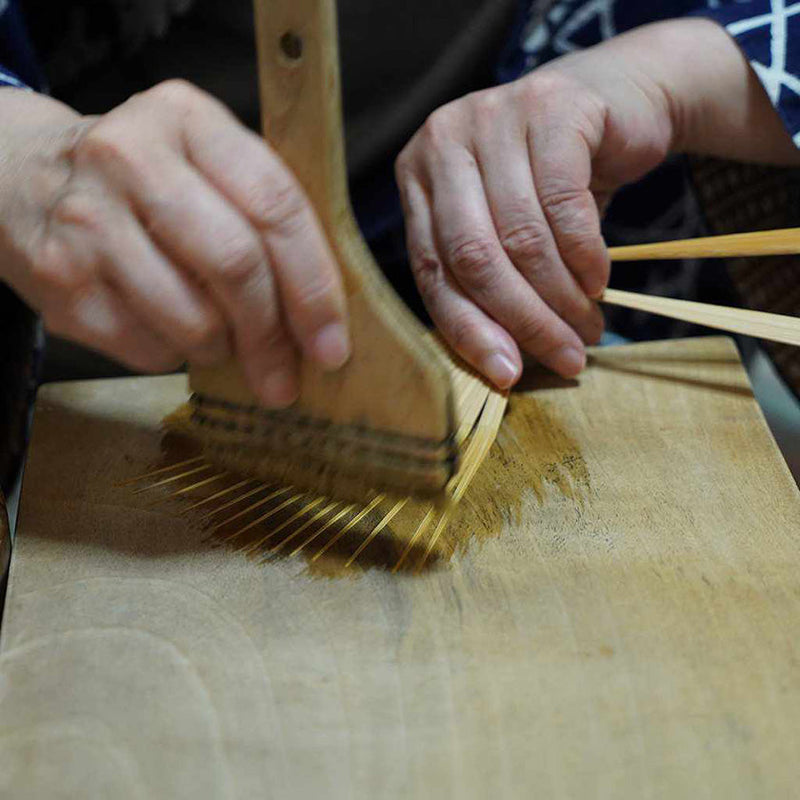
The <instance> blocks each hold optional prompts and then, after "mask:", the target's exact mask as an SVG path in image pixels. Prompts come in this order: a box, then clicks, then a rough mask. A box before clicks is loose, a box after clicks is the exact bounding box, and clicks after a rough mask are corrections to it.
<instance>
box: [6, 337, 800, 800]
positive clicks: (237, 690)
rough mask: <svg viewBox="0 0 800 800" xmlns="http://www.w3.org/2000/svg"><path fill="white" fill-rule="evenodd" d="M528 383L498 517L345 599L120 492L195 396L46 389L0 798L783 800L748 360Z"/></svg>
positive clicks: (501, 463) (24, 537)
mask: <svg viewBox="0 0 800 800" xmlns="http://www.w3.org/2000/svg"><path fill="white" fill-rule="evenodd" d="M527 388H528V391H527V392H526V393H525V394H523V395H518V396H515V397H513V398H512V401H511V404H510V411H509V415H508V417H507V419H506V421H505V423H504V426H503V430H502V431H501V435H500V438H499V439H498V443H497V444H496V446H495V449H494V450H493V452H492V455H491V457H490V459H489V461H488V462H487V464H486V466H485V468H484V471H483V475H482V476H480V480H479V481H478V483H479V484H480V483H481V481H482V488H481V486H480V485H479V486H477V487H476V492H477V493H478V494H477V495H476V496H479V497H485V496H493V497H495V499H496V500H497V501H498V502H500V503H501V504H508V508H507V511H508V514H507V515H506V519H505V522H503V523H502V524H501V525H500V526H499V528H498V529H497V530H496V531H494V532H491V535H482V536H480V537H476V538H470V537H471V533H472V532H471V531H470V530H467V529H465V530H463V531H457V534H458V535H459V536H461V537H463V540H464V541H463V543H464V547H463V548H462V549H461V550H460V551H458V552H457V554H456V555H455V556H454V558H453V559H452V560H451V561H449V563H445V562H440V563H437V565H436V566H435V568H432V569H430V570H426V571H424V572H422V573H421V574H414V573H402V574H392V573H390V572H389V571H387V570H384V569H381V568H380V565H379V564H375V565H373V566H372V567H371V568H369V569H367V570H365V571H363V572H355V573H349V574H347V575H345V576H344V577H341V578H327V577H319V576H318V575H317V574H316V573H314V572H309V569H308V566H307V562H306V560H305V559H304V558H303V557H301V556H298V557H295V558H290V559H284V560H276V561H272V562H268V563H259V562H258V561H256V560H254V559H249V558H246V557H245V556H243V555H241V554H239V553H236V552H234V551H232V550H230V549H228V548H225V547H219V546H212V545H210V544H208V543H207V541H206V536H205V533H204V532H203V530H201V529H200V527H199V526H198V525H197V524H196V521H193V517H192V516H191V514H190V515H179V514H178V513H177V511H176V510H175V508H173V507H172V506H171V505H170V504H169V503H166V504H161V505H158V506H150V507H148V506H147V504H144V503H142V501H141V497H140V496H134V495H132V493H131V492H130V491H128V490H126V489H125V488H120V487H119V486H115V485H114V484H115V482H117V481H119V480H121V479H123V480H124V479H125V478H126V477H130V476H132V475H135V474H137V472H142V471H144V470H145V469H147V468H148V466H150V465H152V464H154V463H157V462H158V461H159V459H160V458H161V457H162V453H161V441H160V439H161V436H160V433H159V420H160V419H161V417H162V416H163V415H164V414H165V413H166V412H168V411H170V410H171V409H172V408H173V407H174V406H175V405H176V404H177V403H178V402H179V401H180V400H181V399H182V397H183V391H184V388H183V381H182V379H181V378H174V377H166V378H149V379H148V378H136V379H122V380H117V381H111V380H109V381H99V382H86V383H76V384H62V385H60V386H58V385H57V386H52V387H49V388H45V389H44V390H43V391H42V392H41V394H40V398H39V403H38V408H37V413H36V420H35V427H34V435H33V443H32V446H31V453H30V458H29V463H28V468H27V473H26V475H25V479H24V487H23V497H22V504H21V517H20V522H19V526H18V529H17V530H18V533H17V540H16V549H15V552H14V555H13V558H12V566H11V578H10V586H9V597H8V602H7V606H6V613H5V619H4V621H3V629H2V642H1V645H0V647H1V648H2V654H1V655H0V797H3V798H6V797H8V798H14V799H15V800H16V798H48V800H49V798H55V797H57V798H82V799H85V798H100V797H102V798H105V797H109V798H115V799H119V800H124V799H125V798H154V797H158V798H170V799H173V798H237V799H238V798H256V797H258V798H267V797H275V798H314V797H326V798H329V797H336V798H338V797H342V798H344V797H353V798H368V797H369V798H372V797H381V798H382V797H416V798H449V797H452V798H455V797H458V798H459V799H460V798H476V799H477V798H487V797H491V798H500V797H509V798H518V797H534V796H535V797H546V798H566V797H570V798H588V797H592V798H595V797H603V798H620V797H630V798H637V800H638V798H676V797H714V798H725V800H729V798H734V797H742V798H754V797H790V796H796V795H797V791H798V782H799V781H800V759H798V753H800V724H799V723H798V720H799V719H800V496H799V495H798V490H797V487H796V486H795V484H794V482H793V481H792V479H791V477H790V475H789V472H788V470H787V468H786V467H785V465H784V463H783V462H782V460H781V458H780V455H779V453H778V451H777V448H776V446H775V444H774V442H773V441H772V439H771V437H770V435H769V433H768V431H767V429H766V427H765V424H764V422H763V419H762V416H761V413H760V411H759V409H758V407H757V406H756V403H755V402H754V400H753V398H752V395H751V393H750V389H749V386H748V383H747V379H746V377H745V373H744V371H743V369H742V368H741V366H740V364H739V362H738V358H737V356H736V352H735V348H734V346H733V345H732V344H731V343H730V342H729V341H728V340H725V339H707V340H693V341H684V342H670V343H661V344H653V345H638V346H633V347H626V348H615V349H612V350H603V351H596V353H595V354H594V356H593V359H592V363H591V365H590V368H589V369H588V371H587V372H586V374H585V375H584V376H582V378H581V380H580V385H575V386H563V385H559V384H556V383H555V382H554V379H553V378H548V377H546V376H543V375H539V376H536V375H534V376H533V377H532V378H531V380H529V381H528V387H527ZM514 498H515V499H514ZM474 511H475V512H476V515H477V517H479V516H480V513H481V509H474ZM483 511H485V512H486V513H485V517H486V520H487V525H490V526H491V524H492V523H491V520H492V519H494V518H495V516H496V515H495V514H494V512H493V511H492V510H491V509H490V508H488V507H487V508H485V509H483ZM465 528H466V524H465ZM484 534H486V531H484ZM386 535H387V536H389V535H390V534H386Z"/></svg>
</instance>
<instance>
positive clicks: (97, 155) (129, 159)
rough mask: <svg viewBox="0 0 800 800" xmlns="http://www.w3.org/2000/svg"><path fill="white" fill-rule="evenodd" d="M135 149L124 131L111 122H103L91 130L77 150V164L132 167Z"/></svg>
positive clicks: (102, 166)
mask: <svg viewBox="0 0 800 800" xmlns="http://www.w3.org/2000/svg"><path fill="white" fill-rule="evenodd" d="M134 161H135V149H134V148H132V147H131V146H130V142H129V141H127V136H126V134H125V132H124V129H122V128H120V127H118V126H117V125H116V123H114V122H113V121H109V120H102V121H100V122H98V123H97V124H95V125H94V126H93V127H92V128H90V129H89V130H88V131H86V133H85V134H84V135H83V137H82V138H81V140H80V142H79V143H78V145H77V146H76V148H75V162H76V164H79V165H80V164H93V165H95V166H97V167H99V168H108V167H112V166H114V165H131V164H133V163H134Z"/></svg>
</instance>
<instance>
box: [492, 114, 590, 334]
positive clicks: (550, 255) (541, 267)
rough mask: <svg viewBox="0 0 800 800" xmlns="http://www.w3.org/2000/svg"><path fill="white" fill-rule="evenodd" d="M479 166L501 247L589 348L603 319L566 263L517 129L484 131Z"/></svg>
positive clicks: (521, 134)
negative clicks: (554, 236) (534, 181)
mask: <svg viewBox="0 0 800 800" xmlns="http://www.w3.org/2000/svg"><path fill="white" fill-rule="evenodd" d="M479 142H480V144H479V147H480V150H479V153H478V165H479V168H480V171H481V175H482V177H483V183H484V187H485V191H486V197H487V199H488V202H489V208H490V210H491V213H492V217H493V219H494V224H495V228H496V229H497V234H498V238H499V240H500V244H501V245H502V247H503V249H504V250H505V252H506V254H507V255H508V257H509V258H510V259H511V262H512V263H513V264H514V266H515V267H516V268H517V269H518V270H519V271H520V272H521V273H522V275H524V276H525V278H526V279H527V281H528V282H529V283H530V284H531V286H533V288H534V289H535V290H536V291H537V293H538V294H539V296H540V297H541V298H542V299H543V300H544V301H545V302H546V303H547V305H548V306H550V308H552V309H553V311H555V312H556V314H558V316H560V317H561V318H562V319H563V320H564V321H565V322H567V323H568V324H569V325H570V326H571V327H572V328H573V330H575V331H576V332H577V334H578V335H579V336H580V337H581V339H582V340H583V341H584V342H585V343H586V344H595V343H596V342H597V341H599V339H600V337H601V335H602V333H603V315H602V313H601V312H600V310H599V308H598V307H597V305H596V304H595V303H593V302H592V301H591V300H590V299H589V298H588V297H587V296H586V293H585V292H584V291H583V289H582V288H581V287H580V286H579V285H578V283H577V281H576V280H575V277H574V276H573V274H572V273H571V272H570V271H569V269H567V267H566V266H565V264H564V262H563V261H562V260H561V255H560V253H559V251H558V248H557V247H556V243H555V240H554V239H553V234H552V232H551V230H550V226H549V224H548V222H547V220H546V219H545V216H544V213H543V211H542V208H541V205H540V204H539V200H538V198H537V196H536V189H535V187H534V184H533V174H532V172H531V166H530V160H529V157H528V148H527V144H526V142H525V137H524V134H523V133H522V132H521V131H519V130H518V129H515V128H514V126H510V125H509V126H497V125H491V126H486V128H485V129H484V130H483V131H480V140H479Z"/></svg>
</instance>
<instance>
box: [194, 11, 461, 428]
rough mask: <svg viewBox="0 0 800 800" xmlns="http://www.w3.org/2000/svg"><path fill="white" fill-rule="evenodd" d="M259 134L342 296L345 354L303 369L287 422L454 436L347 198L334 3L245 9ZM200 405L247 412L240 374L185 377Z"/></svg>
mask: <svg viewBox="0 0 800 800" xmlns="http://www.w3.org/2000/svg"><path fill="white" fill-rule="evenodd" d="M254 6H255V19H256V39H257V43H258V56H259V59H258V60H259V80H260V87H261V107H262V116H263V126H264V134H265V136H266V138H267V139H268V141H269V142H270V144H271V145H272V147H273V148H274V149H275V150H276V152H277V153H278V155H280V157H281V158H282V159H283V160H284V161H285V162H286V163H287V165H288V166H289V167H290V168H291V169H292V170H293V172H294V174H295V175H296V176H297V178H298V180H299V182H300V183H301V184H302V186H303V188H304V189H305V191H306V193H307V195H308V197H309V199H310V200H311V202H312V204H313V206H314V207H315V209H316V212H317V215H318V216H319V218H320V220H321V222H322V225H323V228H324V230H325V232H326V234H327V236H328V240H329V242H330V244H331V247H332V249H333V252H334V255H335V256H336V259H337V261H338V264H339V267H340V270H341V274H342V277H343V282H344V287H345V292H346V295H347V306H348V317H349V322H350V331H351V338H352V341H353V353H352V357H351V359H350V361H349V362H348V363H347V364H346V365H345V367H344V368H342V369H341V370H339V371H338V372H336V373H323V372H322V371H321V370H320V369H319V368H318V367H316V365H314V364H312V363H309V362H307V361H305V362H304V363H303V364H302V365H301V391H300V398H299V400H298V402H297V403H296V404H295V407H294V411H295V412H296V415H297V414H299V415H301V416H303V417H307V418H311V419H313V420H315V421H318V422H325V423H333V424H337V425H341V426H358V427H359V429H361V428H363V429H365V430H367V431H369V432H371V431H377V432H384V433H388V434H400V435H403V436H406V437H415V438H419V439H424V440H426V441H428V442H431V441H432V442H449V441H450V440H451V439H452V435H453V433H454V431H455V423H454V411H453V400H452V392H451V387H450V381H449V377H448V374H447V371H446V368H445V362H444V359H443V358H442V356H441V354H440V352H439V351H437V350H436V349H435V348H434V347H433V345H431V344H430V343H429V342H428V340H427V339H426V338H425V331H424V329H423V327H422V326H421V325H420V323H419V322H418V321H417V320H416V318H415V317H414V316H413V315H412V314H411V312H410V311H409V310H408V309H407V308H406V307H405V306H404V305H403V303H402V302H401V301H400V299H399V298H398V297H397V295H396V294H395V293H394V291H393V290H392V289H391V287H390V286H389V284H388V282H387V281H386V279H385V278H384V277H383V275H382V273H381V272H380V269H379V268H378V266H377V265H376V264H375V262H374V260H373V258H372V256H371V254H370V251H369V248H368V247H367V245H366V243H365V242H364V240H363V239H362V237H361V234H360V232H359V230H358V227H357V225H356V222H355V219H354V217H353V214H352V212H351V210H350V202H349V197H348V191H347V174H346V167H345V155H344V141H343V132H342V113H341V99H340V89H339V57H338V41H337V30H336V2H335V0H255V4H254ZM190 384H191V387H192V389H193V390H194V391H195V392H196V393H197V394H198V395H201V396H204V397H210V398H216V399H221V400H225V401H227V402H230V403H233V404H236V405H239V406H251V405H255V404H257V401H256V400H255V398H254V397H253V395H252V393H251V392H250V391H249V390H248V388H247V387H246V385H245V381H244V379H243V377H242V375H241V373H240V371H239V370H238V367H237V366H236V365H235V364H233V363H231V364H229V365H227V366H226V367H224V368H220V369H212V370H209V369H198V368H193V369H191V370H190Z"/></svg>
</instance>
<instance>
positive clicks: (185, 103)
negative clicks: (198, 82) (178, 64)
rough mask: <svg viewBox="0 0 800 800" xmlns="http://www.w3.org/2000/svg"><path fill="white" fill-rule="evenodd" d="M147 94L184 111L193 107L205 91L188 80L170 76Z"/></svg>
mask: <svg viewBox="0 0 800 800" xmlns="http://www.w3.org/2000/svg"><path fill="white" fill-rule="evenodd" d="M146 94H147V95H149V97H150V98H152V99H155V100H157V101H158V102H159V103H163V104H165V105H167V106H169V107H171V108H174V109H177V110H179V111H183V110H187V109H190V108H192V107H193V106H194V105H195V104H196V103H197V102H198V100H199V99H200V98H201V97H202V94H203V93H202V91H201V90H200V89H198V88H197V87H196V86H195V85H194V84H192V83H189V81H187V80H183V79H182V78H170V79H169V80H166V81H162V82H161V83H159V84H158V85H156V86H154V87H153V88H152V89H150V90H149V92H147V93H146Z"/></svg>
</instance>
